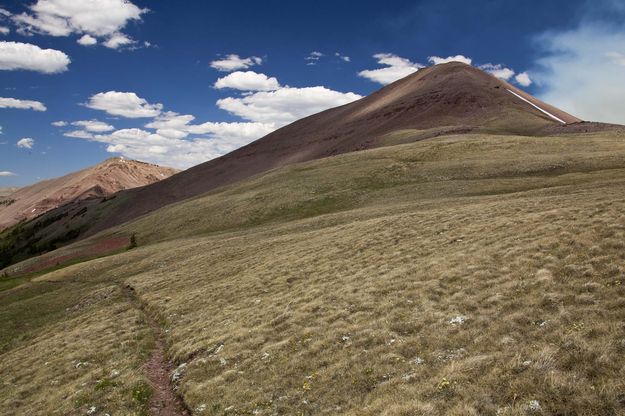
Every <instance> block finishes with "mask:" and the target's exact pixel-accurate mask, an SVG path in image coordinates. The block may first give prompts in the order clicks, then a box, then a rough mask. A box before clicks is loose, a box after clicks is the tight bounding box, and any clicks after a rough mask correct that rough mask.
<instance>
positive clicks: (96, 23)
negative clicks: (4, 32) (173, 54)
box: [12, 0, 148, 47]
mask: <svg viewBox="0 0 625 416" xmlns="http://www.w3.org/2000/svg"><path fill="white" fill-rule="evenodd" d="M29 9H30V11H29V12H28V13H22V14H19V15H14V16H12V20H13V21H14V22H15V24H17V25H18V28H19V29H18V31H19V32H21V33H23V34H31V33H39V34H46V35H51V36H69V35H71V34H78V35H85V34H86V35H90V38H85V37H84V36H83V37H82V38H81V40H82V42H81V41H80V40H79V42H78V43H80V44H81V45H93V44H94V43H93V41H92V40H91V39H93V38H97V37H103V38H105V39H108V41H107V42H112V44H115V45H121V44H122V43H120V40H119V39H120V38H119V37H120V36H125V35H123V34H120V31H121V30H122V29H123V28H124V27H125V26H126V25H127V24H128V23H129V22H131V21H140V20H141V16H142V15H143V14H145V13H147V12H148V10H147V9H141V8H139V7H137V6H136V5H134V4H133V3H132V2H131V1H130V0H80V1H78V0H37V2H36V3H35V4H33V5H31V6H29ZM105 44H106V43H105ZM109 47H110V46H109Z"/></svg>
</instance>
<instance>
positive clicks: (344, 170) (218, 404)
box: [0, 135, 625, 416]
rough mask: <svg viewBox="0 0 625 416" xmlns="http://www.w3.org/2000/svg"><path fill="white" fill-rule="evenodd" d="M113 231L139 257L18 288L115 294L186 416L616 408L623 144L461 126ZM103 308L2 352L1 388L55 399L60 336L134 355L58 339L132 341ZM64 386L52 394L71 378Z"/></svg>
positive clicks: (621, 332)
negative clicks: (154, 334) (8, 378)
mask: <svg viewBox="0 0 625 416" xmlns="http://www.w3.org/2000/svg"><path fill="white" fill-rule="evenodd" d="M319 201H321V202H319ZM328 201H329V202H328ZM311 206H312V207H315V209H314V210H310V209H309V208H310V207H311ZM220 214H223V215H222V216H221V217H220V216H219V215H220ZM129 232H136V233H137V236H138V240H139V248H137V249H135V250H132V251H128V252H126V253H122V254H119V255H115V256H111V257H107V258H104V259H100V260H94V261H90V262H86V263H82V264H79V265H74V266H71V267H69V268H66V269H63V270H59V271H56V272H54V274H52V275H44V276H41V277H39V278H37V280H38V281H35V282H31V283H30V285H40V284H44V283H45V282H44V280H58V281H59V282H61V283H58V284H67V283H64V282H67V281H69V280H75V279H77V278H78V276H83V278H87V277H88V276H92V278H94V279H95V282H92V284H96V282H99V283H97V285H99V286H98V289H97V290H104V289H105V288H106V287H107V284H108V285H109V286H111V284H112V283H113V282H123V283H127V284H130V285H132V286H133V287H134V288H135V289H136V291H137V293H138V296H139V297H140V298H141V299H142V301H144V302H145V303H146V305H147V309H148V312H149V313H150V314H152V315H153V316H154V317H156V318H157V319H158V321H159V322H160V323H161V324H162V325H163V328H164V329H165V331H166V339H167V342H168V345H169V352H170V355H171V358H172V360H174V361H175V362H176V363H177V364H180V363H187V367H186V370H185V371H184V372H183V373H182V377H181V378H180V380H179V383H178V386H179V392H180V393H181V394H182V395H183V397H184V399H185V401H186V402H187V404H188V405H189V407H190V408H191V409H194V410H195V414H202V415H237V414H238V415H243V414H261V415H263V414H264V415H273V414H278V415H300V414H301V415H335V414H344V415H371V416H373V415H386V416H391V415H393V416H396V415H402V416H403V415H405V416H408V415H411V416H412V415H430V414H449V415H526V414H536V415H539V414H540V415H620V414H623V413H624V412H625V381H623V380H625V379H624V377H623V376H624V374H623V365H624V360H623V353H625V325H624V324H623V322H625V300H624V299H625V298H624V295H625V288H624V285H625V266H624V260H625V251H624V250H623V249H624V248H625V242H624V241H625V142H624V141H623V140H622V138H621V137H617V136H612V137H610V136H598V135H592V136H577V137H567V138H518V137H499V138H485V137H481V136H468V137H459V136H458V137H448V138H442V139H437V140H432V141H427V142H422V143H415V144H411V145H403V146H395V147H391V148H385V149H377V150H373V151H367V152H362V153H358V154H352V155H343V156H339V157H335V158H331V159H327V160H322V161H317V162H312V163H307V164H303V165H298V166H293V167H290V168H287V169H284V170H279V171H275V172H270V173H269V174H267V175H264V176H262V177H259V178H256V179H253V180H251V181H248V182H246V183H243V184H240V185H237V186H236V187H231V188H227V189H225V190H223V191H220V192H216V193H213V194H211V195H208V196H204V197H200V198H197V199H194V200H192V201H188V202H186V203H182V204H177V205H175V206H172V207H167V208H165V209H162V210H160V211H158V212H157V213H155V214H153V215H150V216H147V217H145V218H143V219H140V220H138V221H136V222H134V223H132V224H128V225H126V226H124V227H123V228H120V229H117V230H114V233H120V234H124V233H129ZM83 244H88V242H85V243H83ZM96 277H97V278H96ZM107 282H108V283H107ZM100 286H101V287H100ZM112 287H114V286H112ZM18 290H21V289H20V288H17V289H12V290H11V291H9V292H5V295H4V296H6V297H8V298H10V297H11V296H13V295H11V294H10V293H13V292H15V291H18ZM22 290H23V289H22ZM91 290H96V289H91ZM115 299H119V303H115V302H117V301H113V300H107V301H106V302H110V303H111V304H110V305H109V304H107V305H106V307H102V308H100V307H98V306H97V305H96V304H94V305H91V306H89V308H91V309H89V308H87V309H85V311H87V310H89V311H93V312H84V313H85V314H86V315H85V316H84V317H83V318H81V320H80V322H77V321H74V320H72V318H71V317H65V316H64V315H62V316H61V318H62V319H58V320H55V321H54V322H53V323H51V324H49V326H44V327H43V328H41V330H40V332H41V334H42V335H41V337H43V338H30V339H28V338H26V339H25V340H23V341H21V343H19V344H18V345H13V346H10V347H9V349H8V350H7V351H5V352H4V353H2V355H1V358H2V364H1V365H2V367H0V372H1V373H2V374H3V375H4V374H6V373H7V372H12V371H14V370H13V368H14V366H19V365H21V364H20V363H21V362H22V361H24V365H26V363H28V368H33V369H34V370H32V374H33V375H32V377H31V379H30V380H33V381H32V382H30V383H29V384H28V385H26V387H24V386H25V383H24V380H21V379H19V378H17V379H13V382H12V383H11V386H12V387H11V388H12V389H23V390H24V391H25V392H24V393H22V397H23V400H25V401H28V402H33V403H40V407H38V408H37V409H39V410H41V409H50V407H48V406H51V405H52V403H53V402H54V400H53V399H52V398H50V399H49V401H48V402H46V401H45V400H47V399H48V398H45V397H42V396H45V395H47V394H48V393H49V391H51V390H50V387H48V384H46V383H48V382H49V381H50V380H51V378H50V377H51V374H52V372H50V371H49V370H48V368H47V366H44V365H43V362H45V361H46V360H48V358H45V354H44V352H43V351H47V350H48V349H49V348H50V346H48V343H50V345H52V346H53V345H62V344H55V341H54V340H55V339H57V340H60V339H65V340H66V341H65V342H66V345H65V346H64V347H63V348H64V349H61V350H59V351H63V353H62V355H60V354H59V355H58V360H59V362H60V363H66V362H71V359H73V358H70V360H69V361H68V360H67V357H68V356H70V355H72V354H73V355H72V357H74V356H75V357H82V355H81V354H83V355H85V356H87V355H89V354H91V355H90V356H93V355H94V354H97V351H98V348H105V349H106V351H110V354H111V357H114V358H111V359H110V360H113V361H114V362H128V363H130V362H137V361H136V360H139V361H140V358H138V357H141V355H140V354H134V353H130V354H129V353H128V351H125V352H124V351H121V352H119V354H121V355H116V354H118V353H117V352H115V351H117V350H116V349H115V348H113V347H112V345H113V344H114V343H112V342H111V341H106V339H104V340H102V339H98V340H91V341H87V342H86V343H85V344H84V345H82V344H81V345H80V346H79V345H77V344H76V343H73V342H68V341H67V338H64V336H67V334H69V333H70V329H71V331H77V332H75V333H84V332H85V331H87V333H91V331H93V329H94V328H97V327H98V325H101V326H102V330H104V331H106V329H104V328H106V327H107V325H108V326H113V327H114V328H117V329H111V331H113V332H114V333H116V334H117V333H122V332H120V331H122V329H123V328H126V331H127V335H128V336H130V334H135V333H136V332H137V331H138V332H141V331H144V330H145V327H144V326H143V325H142V324H141V323H140V322H139V323H136V321H133V320H132V319H131V317H132V316H134V315H133V314H136V313H137V312H133V311H132V310H131V309H128V308H129V307H128V305H126V306H124V303H123V300H122V299H121V298H115ZM76 303H79V302H78V301H77V302H76ZM114 310H119V311H120V312H119V316H120V318H115V317H116V316H117V315H115V314H113V313H112V312H111V311H114ZM80 316H82V313H81V315H80ZM123 317H127V318H123ZM458 317H462V318H464V322H463V323H452V322H450V321H452V320H453V321H454V322H458V321H463V319H454V318H458ZM133 322H135V325H134V326H133ZM142 328H143V329H142ZM46 334H47V336H48V337H50V334H57V335H56V336H55V337H52V338H46V337H44V335H46ZM118 337H119V336H118ZM44 338H45V339H44ZM33 345H34V347H33ZM27 348H40V349H39V350H34V351H32V352H29V353H28V354H26V353H25V351H27ZM59 348H60V347H59ZM79 348H84V350H82V349H80V350H79V351H83V352H81V353H78V352H73V351H75V350H76V349H79ZM26 357H28V359H26ZM76 359H78V358H76ZM110 360H109V361H106V365H107V366H110V365H111V364H110ZM124 360H128V361H124ZM60 365H61V364H59V366H60ZM127 365H130V364H127ZM18 368H22V367H18ZM58 368H62V367H58ZM135 369H136V367H135ZM22 371H24V370H22ZM132 374H134V377H139V375H136V373H132ZM90 377H95V375H92V376H90ZM3 379H4V377H3ZM72 380H73V381H72ZM72 380H70V381H67V382H63V383H62V384H61V387H59V389H62V390H63V391H72V390H75V389H77V388H78V385H77V384H72V383H82V382H84V381H83V378H76V379H75V380H74V379H72ZM84 380H87V378H85V379H84ZM128 383H131V382H130V381H129V382H128ZM9 396H14V394H13V393H12V391H9V390H7V387H6V386H3V390H2V391H0V398H2V400H4V403H10V402H7V401H6V400H7V399H6V397H9ZM115 397H116V396H114V395H113V393H110V394H109V393H107V394H106V395H103V396H101V397H100V399H101V400H103V401H110V400H114V398H115ZM120 397H121V396H120ZM44 399H45V400H44ZM29 409H31V408H29ZM123 412H124V411H121V413H123ZM128 412H130V410H128ZM17 413H20V412H19V409H18V411H17ZM37 413H39V414H46V413H45V412H41V411H31V412H30V414H37ZM24 414H26V413H24ZM111 414H113V413H111Z"/></svg>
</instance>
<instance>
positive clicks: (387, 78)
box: [0, 0, 625, 186]
mask: <svg viewBox="0 0 625 416" xmlns="http://www.w3.org/2000/svg"><path fill="white" fill-rule="evenodd" d="M545 3H546V4H545ZM0 9H1V10H0V80H1V82H0V126H1V127H2V134H0V186H9V185H26V184H29V183H33V182H36V181H38V180H41V179H45V178H49V177H54V176H59V175H62V174H65V173H69V172H71V171H75V170H78V169H81V168H84V167H86V166H89V165H92V164H95V163H98V162H100V161H102V160H104V159H106V158H108V157H111V156H120V155H121V156H126V157H131V158H137V159H140V160H145V161H149V162H154V163H160V164H165V165H170V166H175V167H178V168H186V167H189V166H191V165H194V164H197V163H200V162H202V161H205V160H208V159H210V158H213V157H216V156H219V155H221V154H223V153H225V152H228V151H230V150H233V149H235V148H236V147H239V146H241V145H244V144H246V143H249V142H250V141H252V140H254V139H256V138H258V137H261V136H262V135H264V134H266V133H268V132H270V131H272V130H273V129H276V128H279V127H280V126H282V125H284V124H287V123H288V122H290V121H293V120H294V119H296V118H298V117H302V116H305V115H308V114H311V113H314V112H317V111H320V110H322V109H325V108H328V107H332V106H336V105H340V104H344V103H347V102H350V101H353V100H355V99H357V98H359V97H360V96H364V95H367V94H369V93H371V92H373V91H375V90H376V89H378V88H380V87H381V86H383V85H384V84H385V83H388V82H391V81H392V80H394V79H397V78H398V77H401V76H405V75H407V74H408V73H410V72H413V71H415V70H418V69H419V68H421V67H422V66H426V65H431V64H433V63H436V62H444V61H445V60H447V59H448V58H449V57H455V58H452V59H459V60H465V61H466V62H469V59H470V62H471V63H472V64H473V65H475V66H478V67H482V68H484V69H486V70H489V71H491V72H493V73H494V74H496V75H497V76H500V77H504V78H507V79H508V80H509V81H510V82H514V83H517V84H518V85H520V86H521V87H522V88H525V89H526V90H528V91H530V92H531V93H533V94H535V95H537V96H539V97H541V98H544V99H546V100H548V101H549V102H550V103H552V104H554V105H558V106H560V107H562V108H563V109H565V110H568V111H570V112H572V113H573V114H575V115H577V116H580V117H582V118H585V119H593V120H602V121H611V122H621V123H625V100H623V99H622V97H623V96H625V29H624V25H623V23H624V22H625V19H624V16H625V2H622V1H617V0H605V1H600V2H597V1H595V2H587V1H557V0H554V1H549V2H543V1H493V0H480V1H471V2H467V1H440V0H439V1H430V0H428V1H393V0H388V1H386V2H383V3H380V2H373V1H360V2H358V3H357V5H356V4H355V3H354V2H352V1H336V0H335V1H317V2H306V3H304V2H287V1H264V2H252V1H249V2H243V1H230V2H206V1H184V2H179V1H167V2H166V1H158V2H154V1H152V2H149V1H140V0H132V1H125V0H84V1H80V2H78V1H75V0H28V1H17V0H15V1H0ZM488 64H490V66H488ZM485 65H486V66H485ZM520 74H521V75H520ZM52 123H55V124H57V125H53V124H52Z"/></svg>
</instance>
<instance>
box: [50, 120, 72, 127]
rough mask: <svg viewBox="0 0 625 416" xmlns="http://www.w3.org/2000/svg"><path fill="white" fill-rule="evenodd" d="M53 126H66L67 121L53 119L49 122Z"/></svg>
mask: <svg viewBox="0 0 625 416" xmlns="http://www.w3.org/2000/svg"><path fill="white" fill-rule="evenodd" d="M51 124H52V125H53V126H54V127H65V126H67V124H68V123H67V121H53V122H52V123H51Z"/></svg>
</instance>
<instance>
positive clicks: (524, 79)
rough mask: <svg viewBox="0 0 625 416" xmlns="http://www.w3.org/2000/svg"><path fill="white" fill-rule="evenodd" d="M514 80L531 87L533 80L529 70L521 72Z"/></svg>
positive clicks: (523, 85)
mask: <svg viewBox="0 0 625 416" xmlns="http://www.w3.org/2000/svg"><path fill="white" fill-rule="evenodd" d="M514 80H515V81H516V82H517V83H518V84H519V85H521V86H522V87H529V86H530V85H532V80H531V78H530V76H529V74H528V73H527V72H521V73H520V74H517V76H516V77H514Z"/></svg>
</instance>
